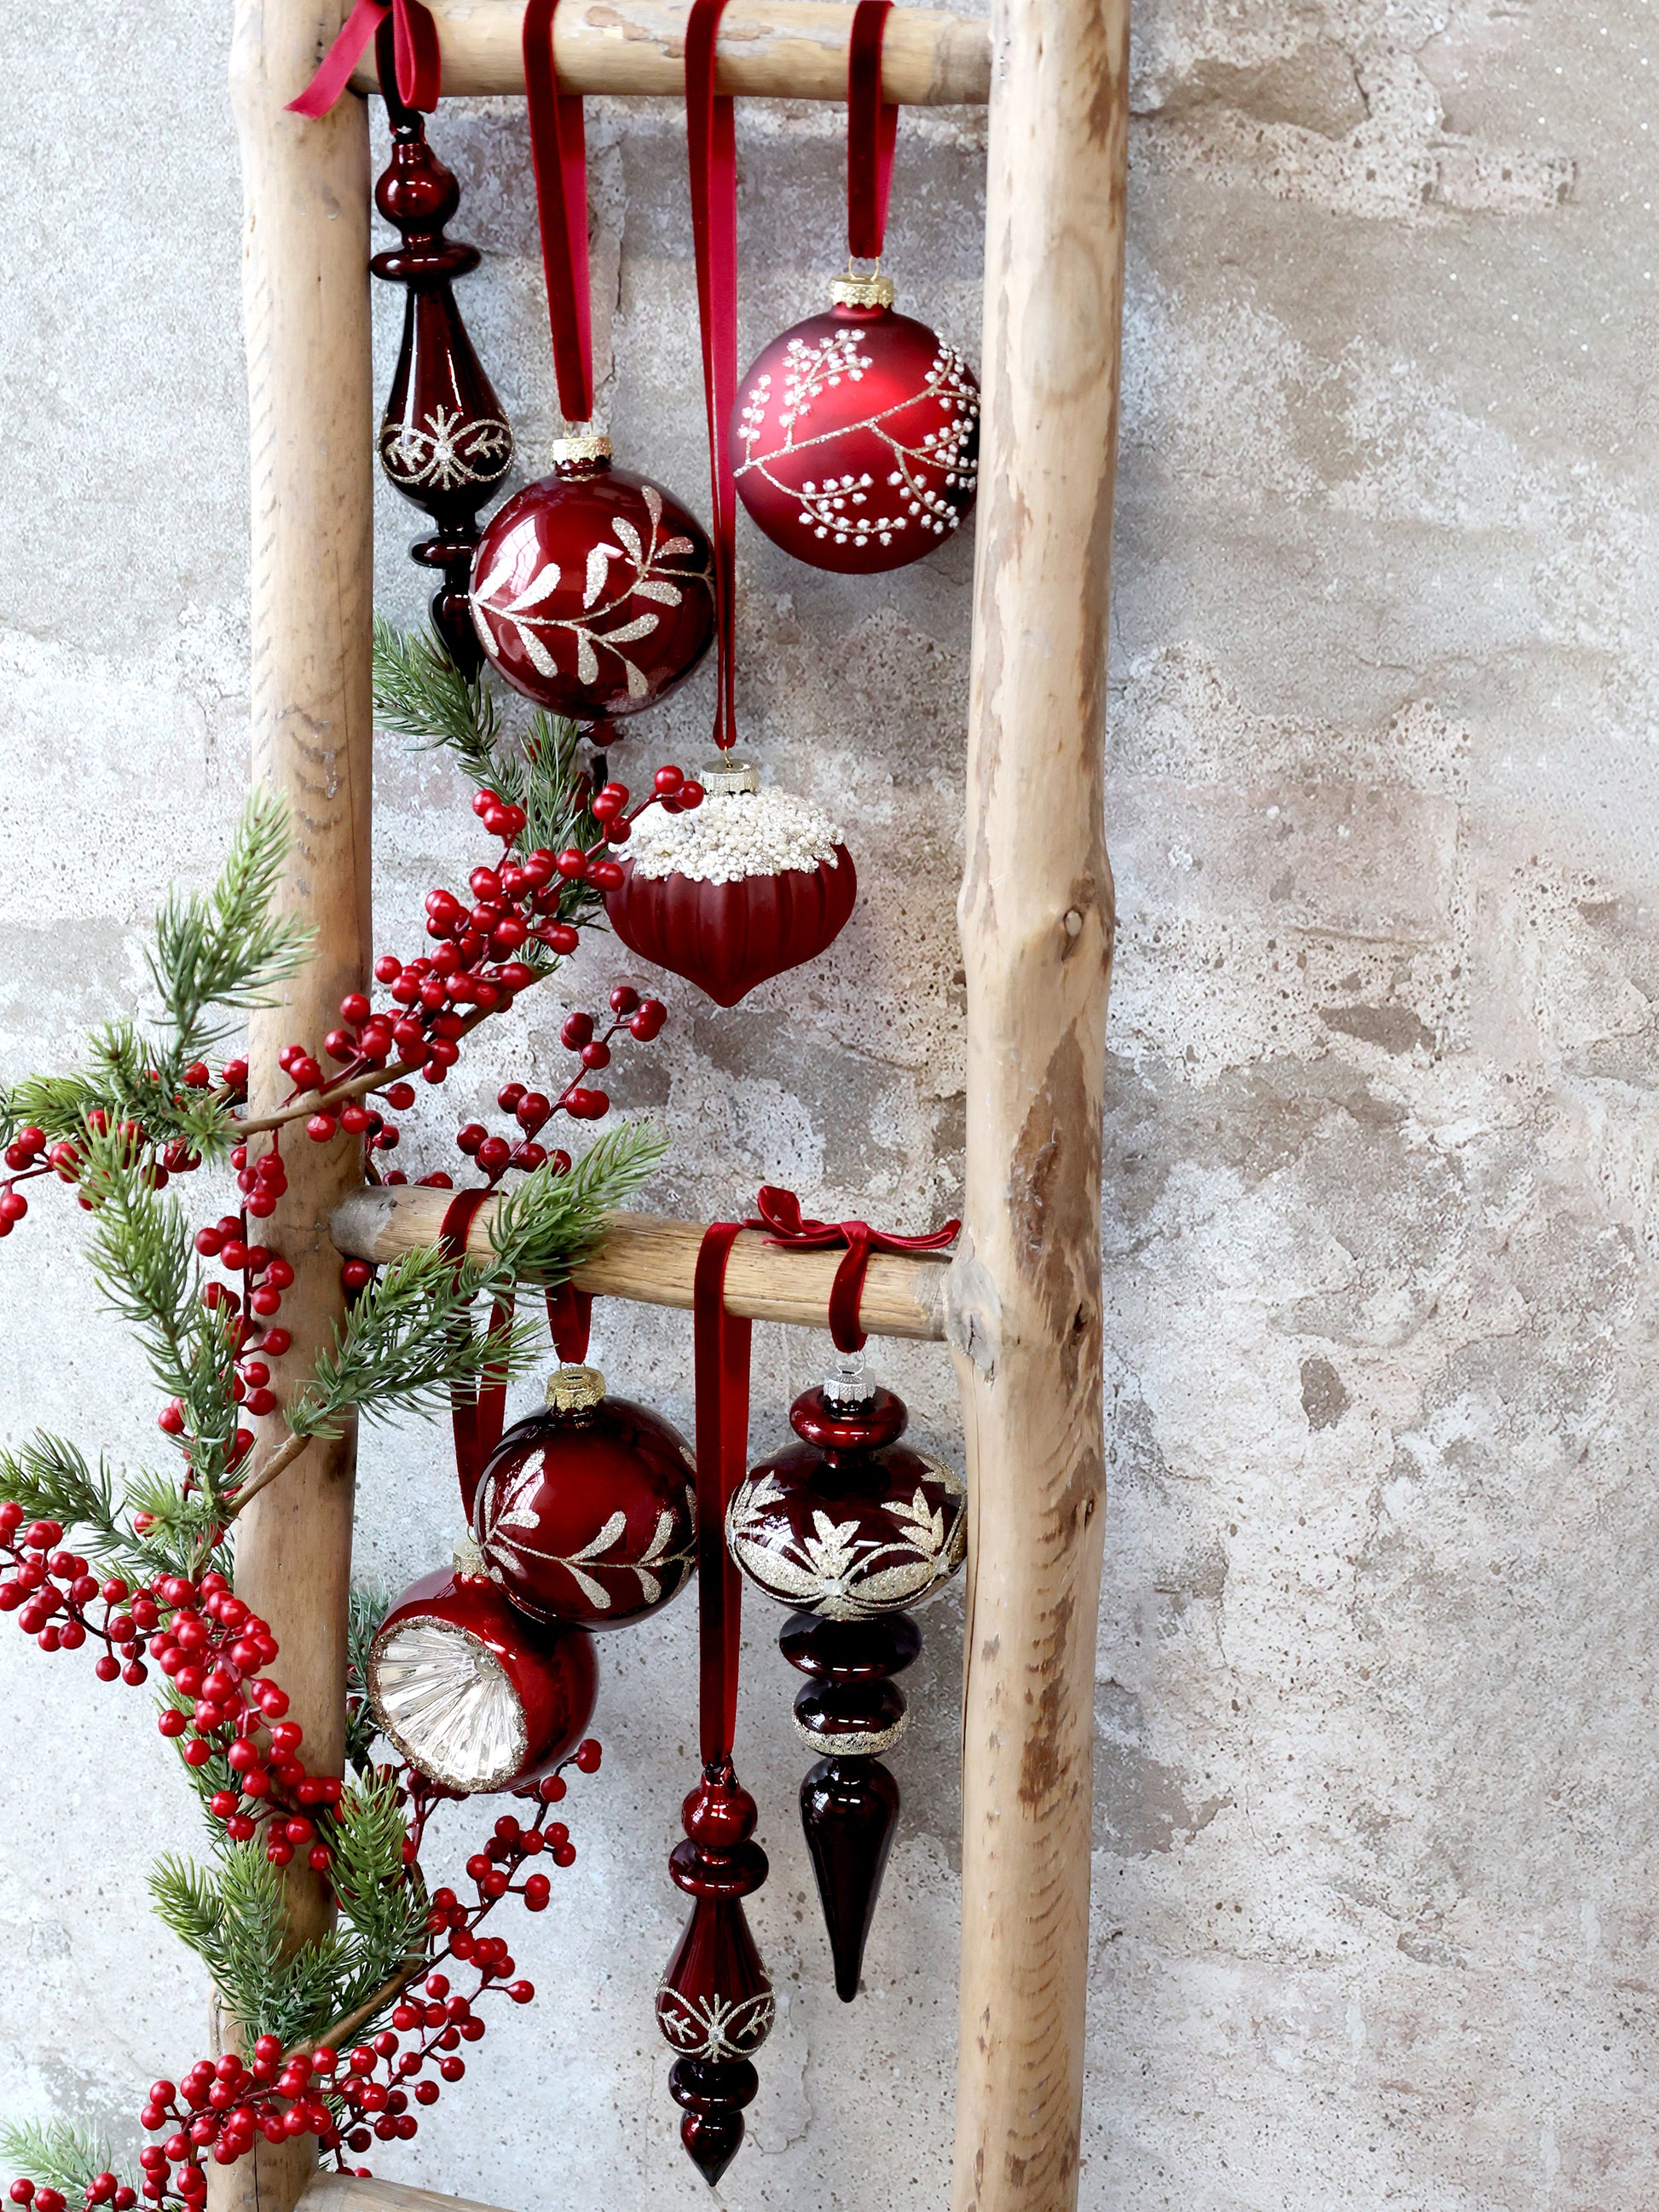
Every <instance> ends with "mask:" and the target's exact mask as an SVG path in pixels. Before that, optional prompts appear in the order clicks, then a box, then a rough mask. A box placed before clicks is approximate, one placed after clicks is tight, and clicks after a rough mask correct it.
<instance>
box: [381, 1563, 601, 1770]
mask: <svg viewBox="0 0 1659 2212" xmlns="http://www.w3.org/2000/svg"><path fill="white" fill-rule="evenodd" d="M481 1564H482V1563H481V1562H480V1561H479V1560H478V1559H477V1553H476V1552H474V1551H473V1549H472V1547H471V1544H470V1543H467V1544H464V1545H462V1546H461V1547H459V1549H458V1551H457V1553H456V1565H455V1567H454V1569H453V1571H450V1572H448V1573H444V1572H439V1573H437V1574H435V1575H428V1576H427V1577H425V1578H424V1579H423V1580H422V1581H421V1582H418V1583H415V1584H414V1585H413V1586H412V1587H411V1588H410V1589H407V1590H405V1591H404V1595H402V1597H400V1598H399V1599H398V1602H397V1604H396V1605H395V1606H394V1607H392V1611H391V1612H390V1613H388V1614H387V1615H386V1619H385V1620H383V1621H382V1622H381V1624H380V1628H379V1630H378V1631H377V1632H376V1634H375V1638H374V1644H373V1645H372V1646H371V1648H370V1650H369V1657H368V1699H369V1703H370V1705H372V1706H373V1707H374V1715H375V1717H376V1719H377V1720H378V1721H379V1722H380V1726H381V1728H382V1729H384V1730H385V1731H386V1735H387V1736H388V1737H389V1738H390V1739H391V1741H392V1743H394V1744H395V1745H396V1746H397V1747H398V1750H399V1751H400V1752H401V1753H403V1755H404V1758H405V1759H408V1760H409V1762H410V1765H413V1766H416V1767H418V1768H419V1769H420V1771H421V1772H422V1774H424V1775H426V1776H427V1777H428V1778H429V1779H430V1780H432V1781H434V1782H438V1783H441V1784H442V1785H443V1786H444V1788H445V1789H447V1790H459V1791H460V1792H461V1793H462V1794H463V1795H468V1796H470V1795H471V1794H473V1793H474V1792H477V1791H478V1790H507V1789H511V1788H513V1786H515V1785H516V1784H520V1783H522V1782H528V1781H530V1780H532V1778H534V1777H535V1776H537V1775H538V1774H544V1773H546V1772H547V1771H549V1770H550V1768H552V1767H554V1766H556V1765H557V1764H558V1762H559V1761H560V1760H561V1759H565V1758H568V1756H569V1754H570V1753H571V1752H573V1751H574V1749H575V1747H576V1746H577V1744H578V1743H580V1741H581V1739H582V1737H583V1735H585V1734H586V1729H587V1724H588V1723H589V1721H590V1720H591V1719H592V1717H593V1701H594V1699H595V1696H596V1695H597V1693H598V1689H599V1670H598V1668H597V1666H596V1665H595V1662H594V1656H593V1646H592V1642H591V1640H590V1639H589V1638H587V1637H586V1635H585V1634H584V1633H583V1632H582V1631H581V1630H580V1628H574V1627H567V1626H543V1625H541V1624H539V1623H538V1622H534V1621H529V1620H524V1619H523V1618H522V1617H521V1616H520V1614H518V1613H514V1611H513V1608H512V1607H511V1606H509V1605H508V1604H507V1601H506V1599H505V1598H504V1597H502V1596H501V1593H500V1592H499V1591H498V1590H497V1589H495V1588H494V1587H493V1586H492V1585H491V1583H489V1581H488V1580H487V1579H486V1578H485V1577H484V1576H483V1573H482V1571H480V1570H481Z"/></svg>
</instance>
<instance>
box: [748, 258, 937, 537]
mask: <svg viewBox="0 0 1659 2212" xmlns="http://www.w3.org/2000/svg"><path fill="white" fill-rule="evenodd" d="M832 291H833V295H834V298H835V301H836V305H835V306H834V307H832V308H831V310H830V311H829V313H828V314H823V315H811V316H809V317H808V318H807V319H806V321H805V322H804V323H797V324H796V325H795V326H794V328H793V330H787V331H784V333H783V335H782V336H781V337H776V338H774V339H773V341H772V343H771V344H770V345H769V346H768V347H767V348H766V349H765V350H764V352H763V353H762V354H761V355H760V356H759V358H758V359H757V361H756V362H755V363H754V365H753V367H752V368H750V371H749V374H747V375H746V376H745V377H744V380H743V383H742V385H741V386H740V387H739V389H738V398H737V404H736V406H735V407H734V408H733V410H732V424H731V433H730V437H731V455H732V469H733V471H735V473H736V477H737V484H738V494H739V495H740V496H741V498H742V500H743V503H744V506H745V507H747V508H748V510H749V512H750V514H751V515H752V516H753V518H754V520H756V522H757V523H758V524H759V526H760V527H761V528H762V529H763V531H764V532H766V534H767V536H768V537H769V538H770V539H771V540H772V542H773V543H774V544H776V545H781V546H782V548H783V550H784V551H785V552H786V553H793V555H794V556H795V558H796V559H797V560H798V561H805V562H808V563H809V564H810V566H811V567H812V568H834V569H836V570H839V571H840V572H842V574H848V575H857V576H867V575H874V574H878V572H879V571H880V570H882V569H884V568H903V567H904V566H905V565H906V564H907V562H911V561H920V560H921V557H922V556H923V555H924V554H927V553H931V552H932V551H933V548H934V547H935V546H936V545H939V544H942V543H943V542H944V540H945V538H948V537H950V536H951V533H952V532H954V531H955V530H956V529H957V526H958V525H959V524H960V522H961V520H962V519H963V515H965V514H966V513H968V511H969V508H970V507H972V505H973V503H974V489H975V484H976V483H977V482H978V457H979V386H978V384H977V383H976V382H975V378H974V373H973V371H972V369H970V368H969V366H968V364H967V362H965V361H964V360H963V357H962V356H961V355H960V354H959V353H958V352H957V349H956V348H955V347H954V346H949V345H946V344H945V343H944V342H943V341H942V340H941V339H940V338H939V337H936V336H935V334H934V333H933V331H930V330H929V329H928V328H927V325H926V324H925V323H918V322H916V321H914V320H913V319H912V318H911V317H910V316H908V315H896V314H895V313H893V309H892V298H893V288H892V286H891V284H890V283H889V282H888V280H887V279H886V278H885V277H843V278H842V279H840V280H839V281H838V282H837V283H836V284H835V285H834V286H833V288H832Z"/></svg>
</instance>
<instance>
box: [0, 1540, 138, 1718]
mask: <svg viewBox="0 0 1659 2212" xmlns="http://www.w3.org/2000/svg"><path fill="white" fill-rule="evenodd" d="M25 1517H26V1516H25V1515H24V1512H23V1509H22V1507H21V1505H19V1504H17V1503H16V1502H15V1500H14V1499H8V1500H7V1501H6V1503H5V1504H0V1560H3V1561H4V1562H6V1565H7V1569H8V1571H7V1572H6V1576H5V1579H4V1581H3V1582H0V1613H15V1614H16V1615H17V1626H19V1627H20V1628H21V1630H22V1631H23V1633H24V1634H25V1635H26V1636H33V1637H35V1638H38V1639H39V1642H40V1649H41V1650H43V1651H78V1650H80V1648H81V1646H82V1644H85V1643H86V1642H88V1639H90V1640H91V1641H92V1642H93V1643H94V1644H102V1645H103V1647H104V1648H103V1650H102V1652H101V1653H100V1655H99V1659H98V1664H97V1667H96V1668H95V1669H94V1672H95V1673H96V1674H97V1676H98V1679H99V1680H100V1682H112V1681H114V1680H116V1678H117V1677H119V1678H120V1679H121V1680H123V1681H125V1682H127V1683H130V1684H131V1686H132V1687H133V1688H135V1689H137V1686H138V1685H139V1684H140V1683H141V1682H146V1681H148V1680H149V1668H147V1667H146V1666H145V1664H144V1662H143V1659H141V1658H140V1656H138V1655H139V1649H140V1646H141V1644H142V1643H143V1637H144V1635H145V1634H146V1632H148V1631H149V1630H150V1629H153V1628H155V1626H157V1625H158V1623H159V1622H160V1620H161V1609H160V1607H159V1606H158V1604H157V1602H156V1600H155V1595H153V1593H152V1592H150V1591H149V1590H140V1591H138V1592H137V1595H134V1593H133V1591H132V1589H131V1586H130V1584H128V1583H125V1582H124V1581H123V1580H122V1578H121V1577H119V1576H118V1575H115V1576H112V1577H109V1578H108V1579H107V1580H105V1581H101V1582H100V1580H99V1578H98V1577H97V1576H96V1575H94V1573H93V1572H92V1571H91V1569H90V1568H89V1566H88V1563H87V1561H86V1560H85V1559H82V1557H81V1556H80V1554H79V1553H76V1552H65V1551H63V1550H61V1549H60V1548H59V1547H60V1546H61V1545H62V1543H63V1541H64V1531H63V1529H62V1528H61V1527H60V1526H59V1525H58V1522H56V1521H32V1522H29V1523H28V1525H27V1528H25V1527H24V1526H23V1523H24V1520H25ZM94 1605H101V1606H102V1607H103V1614H102V1618H101V1619H100V1620H94V1618H93V1616H92V1613H90V1611H89V1610H88V1608H89V1607H92V1606H94Z"/></svg>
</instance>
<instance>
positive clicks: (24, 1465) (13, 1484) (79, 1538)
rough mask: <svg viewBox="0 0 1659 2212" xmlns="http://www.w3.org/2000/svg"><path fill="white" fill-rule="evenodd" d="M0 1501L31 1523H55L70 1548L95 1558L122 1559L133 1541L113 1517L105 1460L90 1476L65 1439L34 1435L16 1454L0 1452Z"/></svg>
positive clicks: (112, 1491)
mask: <svg viewBox="0 0 1659 2212" xmlns="http://www.w3.org/2000/svg"><path fill="white" fill-rule="evenodd" d="M0 1498H9V1499H11V1500H12V1501H13V1502H14V1503H15V1504H18V1505H21V1507H22V1509H23V1510H24V1512H25V1514H26V1515H27V1516H28V1518H29V1519H30V1520H31V1521H56V1522H58V1526H59V1527H60V1528H62V1529H63V1531H64V1536H65V1539H66V1540H67V1539H69V1538H70V1537H71V1535H72V1536H73V1538H74V1539H75V1540H76V1541H74V1542H73V1543H72V1544H71V1546H70V1548H71V1549H72V1550H73V1549H78V1550H81V1551H83V1552H85V1553H88V1555H89V1556H90V1557H92V1558H94V1559H111V1558H125V1557H126V1556H127V1555H129V1554H130V1553H131V1550H132V1538H131V1535H130V1534H128V1532H127V1531H126V1530H125V1528H121V1527H120V1525H119V1524H118V1522H117V1520H116V1518H115V1486H114V1480H113V1478H112V1475H111V1474H110V1469H109V1463H108V1462H107V1461H106V1460H101V1459H100V1461H99V1462H98V1471H97V1473H96V1474H94V1473H93V1471H92V1469H91V1468H89V1467H88V1465H87V1462H86V1460H85V1458H84V1457H83V1455H82V1454H81V1452H79V1451H78V1450H77V1449H76V1447H75V1446H74V1445H73V1444H72V1443H70V1442H69V1441H68V1440H67V1438H65V1437H54V1436H50V1435H48V1434H47V1433H46V1431H44V1430H40V1431H37V1432H36V1433H35V1434H34V1435H33V1436H32V1437H29V1438H28V1439H27V1441H26V1442H25V1443H21V1444H19V1445H18V1446H17V1448H16V1449H15V1450H13V1451H0Z"/></svg>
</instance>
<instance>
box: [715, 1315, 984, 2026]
mask: <svg viewBox="0 0 1659 2212" xmlns="http://www.w3.org/2000/svg"><path fill="white" fill-rule="evenodd" d="M789 1419H790V1425H791V1426H792V1427H793V1429H794V1431H795V1433H796V1435H797V1436H798V1437H800V1439H801V1442H800V1443H799V1444H793V1445H791V1446H790V1447H788V1449H786V1450H784V1451H782V1452H780V1453H779V1454H778V1455H776V1457H775V1458H773V1459H769V1460H763V1461H762V1462H761V1463H760V1464H759V1465H758V1466H757V1467H754V1468H750V1471H749V1473H748V1474H747V1475H745V1477H744V1480H743V1481H742V1482H741V1483H739V1485H738V1487H737V1489H736V1490H735V1491H734V1492H733V1493H732V1502H731V1504H730V1506H729V1507H728V1509H727V1511H726V1544H727V1547H728V1548H729V1550H730V1552H731V1553H732V1558H733V1559H735V1560H736V1561H737V1563H738V1566H739V1567H740V1568H741V1569H742V1571H743V1572H744V1575H745V1576H746V1577H747V1578H748V1579H749V1581H750V1582H751V1583H753V1584H754V1585H755V1587H756V1588H757V1589H760V1590H763V1591H764V1592H765V1593H766V1595H768V1596H769V1597H771V1598H775V1599H776V1600H778V1601H779V1602H780V1603H781V1604H785V1605H789V1606H793V1607H796V1608H798V1609H797V1611H796V1612H795V1613H794V1616H793V1619H791V1620H788V1621H787V1622H786V1624H785V1626H784V1629H783V1632H782V1634H781V1638H780V1639H779V1641H780V1643H781V1646H782V1650H783V1655H784V1656H785V1658H787V1660H788V1662H789V1663H790V1664H791V1666H793V1667H795V1668H798V1669H799V1671H800V1672H801V1673H802V1674H805V1675H807V1676H808V1677H809V1679H808V1680H807V1682H806V1683H805V1686H803V1688H802V1689H801V1690H800V1692H799V1694H798V1695H797V1697H796V1699H795V1725H796V1727H797V1728H798V1729H799V1731H800V1734H801V1735H802V1737H803V1738H804V1740H805V1742H806V1743H807V1745H808V1746H809V1747H811V1749H812V1750H813V1751H815V1752H817V1753H819V1755H820V1756H819V1759H818V1764H817V1765H816V1766H814V1767H813V1768H812V1770H811V1772H810V1773H809V1774H808V1775H807V1777H806V1779H805V1782H804V1783H803V1784H802V1785H801V1793H800V1807H801V1821H802V1826H803V1827H804V1828H805V1833H806V1844H807V1849H808V1850H809V1851H810V1852H811V1858H812V1866H813V1870H814V1872H815V1874H816V1875H817V1884H818V1897H819V1900H820V1902H821V1904H822V1905H823V1914H824V1920H825V1923H826V1925H827V1927H828V1929H829V1944H830V1950H831V1954H832V1955H833V1957H834V1960H835V1969H836V1993H837V1995H838V1996H841V1997H842V1999H843V2000H846V2001H848V2002H850V2000H851V1999H852V1998H853V1997H854V1996H856V1995H857V1993H858V1985H859V1972H860V1966H861V1964H862V1961H863V1956H864V1945H865V1940H866V1937H867V1936H868V1934H869V1930H870V1923H871V1920H872V1917H873V1916H874V1913H875V1908H876V1899H877V1895H878V1892H879V1889H880V1886H881V1878H882V1875H883V1872H884V1869H885V1867H886V1863H887V1853H888V1850H889V1847H890V1844H891V1842H892V1838H893V1830H894V1827H895V1826H896V1822H897V1819H898V1805H899V1793H898V1784H897V1783H896V1781H895V1780H894V1779H893V1777H892V1776H891V1774H890V1773H889V1771H887V1769H886V1767H884V1765H881V1763H880V1759H879V1754H880V1753H883V1752H884V1751H886V1750H887V1749H889V1748H890V1746H891V1745H893V1744H894V1743H896V1741H898V1739H899V1737H900V1735H902V1733H903V1731H904V1728H905V1724H906V1720H907V1714H906V1711H905V1700H904V1695H903V1692H902V1691H901V1690H900V1689H899V1688H898V1687H897V1686H896V1684H895V1683H894V1681H893V1680H892V1679H891V1678H892V1677H893V1676H894V1675H895V1674H899V1673H901V1672H902V1670H903V1669H904V1668H906V1667H908V1666H909V1665H910V1664H911V1663H912V1662H913V1661H914V1660H915V1657H916V1655H917V1654H918V1652H919V1651H920V1650H921V1631H920V1629H918V1628H917V1626H916V1625H915V1622H914V1621H913V1620H910V1619H909V1617H908V1611H909V1608H911V1607H915V1606H920V1605H925V1604H926V1603H927V1601H928V1599H929V1598H931V1597H933V1596H936V1595H938V1593H939V1590H940V1589H943V1588H944V1586H945V1583H946V1582H947V1581H948V1580H949V1578H950V1577H951V1575H953V1574H954V1573H955V1572H956V1571H957V1568H958V1567H959V1566H960V1565H961V1564H962V1561H963V1553H964V1549H965V1546H966V1541H967V1518H966V1515H967V1492H966V1490H965V1488H964V1486H963V1482H962V1480H961V1478H960V1477H959V1476H958V1475H957V1474H956V1472H955V1470H954V1469H953V1468H949V1467H947V1466H945V1464H944V1463H943V1462H941V1461H939V1460H935V1459H933V1458H931V1457H929V1456H928V1455H927V1454H926V1453H924V1452H919V1451H915V1450H912V1449H910V1448H909V1447H908V1445H906V1444H902V1443H900V1441H899V1439H900V1437H902V1434H903V1432H904V1428H905V1425H906V1422H907V1420H908V1414H907V1413H906V1411H905V1407H904V1402H903V1401H902V1399H901V1398H899V1397H897V1396H896V1395H895V1394H894V1392H892V1391H891V1390H885V1389H879V1388H878V1387H876V1386H875V1385H873V1384H872V1383H869V1382H868V1381H867V1380H866V1377H865V1373H864V1356H863V1354H862V1353H861V1352H855V1353H852V1354H846V1355H842V1357H841V1358H840V1360H839V1363H838V1366H837V1370H836V1373H835V1374H834V1375H832V1376H830V1378H829V1382H828V1383H825V1384H824V1386H823V1389H820V1390H808V1391H806V1392H805V1393H804V1394H803V1395H801V1396H800V1397H799V1398H797V1399H796V1401H795V1402H794V1404H793V1407H791V1408H790V1412H789Z"/></svg>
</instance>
